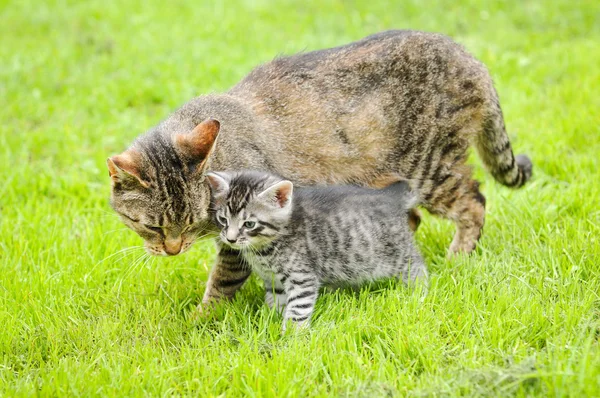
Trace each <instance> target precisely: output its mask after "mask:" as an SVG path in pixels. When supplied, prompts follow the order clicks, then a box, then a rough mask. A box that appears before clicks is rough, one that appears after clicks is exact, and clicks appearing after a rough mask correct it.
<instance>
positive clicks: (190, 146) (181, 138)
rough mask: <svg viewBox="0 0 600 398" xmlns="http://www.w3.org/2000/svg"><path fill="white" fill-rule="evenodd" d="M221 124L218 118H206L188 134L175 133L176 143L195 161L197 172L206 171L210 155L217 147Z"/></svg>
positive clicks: (185, 154)
mask: <svg viewBox="0 0 600 398" xmlns="http://www.w3.org/2000/svg"><path fill="white" fill-rule="evenodd" d="M220 129H221V124H220V123H219V121H218V120H216V119H212V118H209V119H206V120H205V121H203V122H202V123H200V124H199V125H197V126H196V127H195V128H194V129H193V130H192V131H191V132H189V133H187V134H177V135H175V145H176V146H177V148H178V149H179V151H181V153H182V154H183V155H184V156H185V157H187V158H188V159H191V160H193V161H195V162H197V166H196V168H195V170H194V172H195V173H196V174H202V173H204V171H205V169H206V167H207V165H208V157H209V156H210V154H211V153H212V152H213V150H214V148H215V143H216V142H217V137H218V135H219V131H220Z"/></svg>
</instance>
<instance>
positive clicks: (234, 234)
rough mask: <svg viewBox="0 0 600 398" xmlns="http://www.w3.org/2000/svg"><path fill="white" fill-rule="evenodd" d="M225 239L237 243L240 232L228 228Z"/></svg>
mask: <svg viewBox="0 0 600 398" xmlns="http://www.w3.org/2000/svg"><path fill="white" fill-rule="evenodd" d="M225 238H226V239H227V242H229V243H235V242H236V241H237V238H238V231H236V230H235V229H234V228H228V229H227V233H226V234H225Z"/></svg>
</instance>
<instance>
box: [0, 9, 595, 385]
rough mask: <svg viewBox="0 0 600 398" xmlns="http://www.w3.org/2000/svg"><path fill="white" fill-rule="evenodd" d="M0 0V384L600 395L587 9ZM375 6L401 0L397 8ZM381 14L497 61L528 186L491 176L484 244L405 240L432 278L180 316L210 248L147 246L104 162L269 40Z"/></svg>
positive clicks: (250, 295) (336, 31) (422, 236)
mask: <svg viewBox="0 0 600 398" xmlns="http://www.w3.org/2000/svg"><path fill="white" fill-rule="evenodd" d="M327 3H328V4H327V5H325V4H324V2H321V1H316V0H315V1H302V2H300V1H298V2H292V1H284V0H281V1H276V2H275V1H267V0H262V1H247V0H246V1H244V0H240V1H229V2H223V4H226V5H219V3H216V2H215V3H214V4H208V2H203V1H188V2H184V1H172V2H169V3H168V4H169V5H168V6H166V5H165V4H167V3H166V2H153V4H151V3H150V2H142V1H115V0H103V1H86V2H77V1H48V2H42V1H31V0H28V1H27V0H26V1H20V2H17V1H13V2H7V1H0V21H2V23H0V177H1V178H0V266H1V268H0V325H1V326H0V396H28V395H35V394H38V395H42V396H55V395H63V396H67V395H68V396H72V395H73V396H76V395H80V396H94V395H101V396H111V395H113V396H139V395H188V394H189V395H196V394H198V395H201V396H206V395H219V394H225V395H227V396H246V395H248V396H312V395H316V396H364V397H372V396H384V395H389V396H405V395H438V396H448V395H476V396H477V395H486V396H487V395H494V396H507V395H517V396H526V395H540V396H549V395H550V396H574V397H581V396H599V395H600V349H599V336H600V319H599V318H600V297H599V292H600V275H599V268H598V264H599V262H600V241H599V236H600V210H598V204H599V203H600V188H599V185H600V184H599V182H600V181H599V176H600V174H599V173H598V166H599V165H598V158H599V157H600V127H599V126H600V116H599V115H600V112H599V109H600V96H599V95H598V89H599V88H600V86H599V84H600V68H599V67H598V66H599V65H600V51H599V50H598V43H599V42H600V23H599V21H600V8H599V7H600V5H599V4H600V3H598V2H597V1H592V0H589V1H573V0H570V1H563V0H560V1H559V0H557V1H552V2H545V1H542V0H538V1H525V2H517V1H514V2H506V1H493V2H482V3H481V4H480V3H478V2H476V1H461V2H430V3H428V4H422V3H421V2H419V1H416V0H411V1H402V2H388V1H375V0H371V1H361V2H358V1H357V2H342V1H337V2H327ZM392 3H394V4H396V5H391V4H392ZM388 28H413V29H421V30H432V31H439V32H443V33H446V34H448V35H451V36H453V37H454V38H455V39H456V40H458V41H459V42H461V43H464V44H465V45H466V46H467V47H468V48H469V49H470V51H472V52H473V53H474V54H475V55H476V56H477V57H478V58H480V59H481V60H482V61H484V62H485V63H486V64H487V65H488V67H489V68H490V70H491V73H492V75H493V76H494V79H495V81H496V85H497V87H498V90H499V92H500V96H501V99H502V104H503V108H504V111H505V116H506V121H507V125H508V128H509V130H510V135H511V138H512V140H513V144H514V147H515V148H516V150H517V152H525V153H528V154H530V155H531V157H532V159H533V162H534V165H535V175H534V179H533V181H532V182H531V183H530V184H529V185H527V186H526V187H525V188H523V189H521V190H519V191H511V190H509V189H506V188H503V187H501V186H499V185H498V184H496V183H494V182H493V180H492V179H491V177H490V176H489V175H487V174H485V173H484V172H483V170H482V168H481V163H480V162H479V160H478V159H476V158H475V157H473V163H474V164H475V167H476V174H477V177H478V179H480V180H481V181H482V182H483V191H484V193H485V195H486V196H487V199H488V212H487V218H486V227H485V233H484V236H483V238H482V240H481V245H480V248H479V249H478V250H477V253H475V254H474V255H473V256H471V257H468V258H457V259H453V260H446V259H445V250H446V248H447V247H448V245H449V243H450V240H451V237H452V232H453V230H452V225H451V224H450V223H448V222H446V221H442V220H439V219H434V218H432V217H426V219H425V220H424V223H423V224H422V226H421V229H420V230H419V232H418V235H417V237H418V241H419V244H420V246H421V247H422V250H423V252H424V254H425V256H426V259H427V262H428V263H429V264H430V270H431V274H432V275H433V277H432V285H431V289H430V293H429V296H428V297H427V298H426V299H425V300H424V302H423V303H420V302H419V300H418V298H417V297H416V296H415V295H413V294H411V292H410V291H409V290H407V289H405V288H404V287H402V286H400V285H393V284H391V285H390V286H388V287H385V288H382V289H373V290H371V291H367V290H363V291H361V292H360V293H358V294H351V293H349V292H336V293H327V294H324V295H323V296H322V297H321V298H320V299H319V302H318V305H317V312H316V316H315V319H314V324H313V328H312V329H311V330H310V331H308V332H306V333H303V334H300V335H297V336H294V335H286V336H281V335H280V333H279V330H280V322H281V319H280V318H279V317H278V316H276V315H274V314H272V313H270V312H269V311H268V310H267V309H266V308H265V306H264V305H263V299H262V294H263V293H262V290H261V288H260V287H259V284H258V283H257V282H256V281H254V280H252V281H251V282H250V283H249V284H247V285H246V286H245V287H244V288H243V290H242V292H241V294H240V295H238V297H237V299H236V300H235V301H234V302H233V303H230V304H228V305H224V306H222V307H220V308H219V310H218V311H217V313H216V314H215V316H214V317H213V318H211V319H208V320H193V319H191V318H190V316H189V315H190V312H191V311H192V309H193V308H194V306H195V304H196V303H197V302H198V301H199V300H200V297H201V295H202V292H203V289H204V283H205V281H206V276H207V270H208V269H209V267H210V264H211V262H212V260H213V258H214V252H213V250H212V248H211V245H210V244H209V243H201V244H197V245H196V247H195V249H194V250H192V251H191V252H190V253H188V254H186V255H183V256H180V257H176V258H172V259H162V258H160V259H159V258H156V259H153V260H152V261H141V262H138V263H137V264H136V261H135V260H136V259H138V256H139V255H140V254H141V252H135V253H133V254H130V255H126V254H127V253H121V254H117V255H114V256H112V257H111V255H113V254H114V253H117V252H118V251H119V250H121V249H123V248H126V247H129V246H133V245H139V244H140V243H141V241H140V239H139V238H138V237H137V236H135V235H134V233H133V232H131V231H128V230H125V229H123V226H122V225H121V224H120V222H119V221H118V220H117V218H116V217H115V216H114V215H113V214H112V212H111V211H110V209H109V206H108V200H107V199H108V196H109V179H108V176H107V170H106V168H105V159H106V158H107V157H108V156H109V155H112V154H115V153H118V152H119V151H121V150H123V149H124V148H125V147H126V146H127V144H128V143H129V142H130V141H131V140H132V139H133V138H134V137H135V136H136V135H138V134H140V133H142V132H143V131H144V130H145V129H147V128H149V127H150V126H152V125H153V124H155V123H156V122H158V121H159V120H160V119H162V118H163V117H165V116H166V115H167V114H168V113H169V112H170V111H172V110H174V109H175V108H176V107H177V106H178V105H180V104H182V103H183V102H185V101H187V100H188V99H190V98H192V97H193V96H195V95H198V94H201V93H208V92H211V91H222V90H226V89H227V88H228V87H230V86H232V85H233V84H235V82H237V81H238V80H239V79H241V78H242V77H243V76H244V75H245V74H246V73H247V72H249V71H250V69H251V68H252V67H253V66H255V65H257V64H259V63H261V62H265V61H267V60H269V59H271V58H273V57H274V56H275V55H277V54H280V53H293V52H296V51H300V50H305V49H317V48H324V47H328V46H333V45H338V44H343V43H346V42H349V41H352V40H355V39H359V38H361V37H363V36H365V35H367V34H370V33H373V32H377V31H380V30H384V29H388Z"/></svg>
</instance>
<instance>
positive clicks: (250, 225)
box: [244, 221, 256, 229]
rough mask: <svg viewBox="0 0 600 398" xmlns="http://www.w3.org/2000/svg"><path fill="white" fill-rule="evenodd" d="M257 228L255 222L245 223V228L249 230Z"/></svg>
mask: <svg viewBox="0 0 600 398" xmlns="http://www.w3.org/2000/svg"><path fill="white" fill-rule="evenodd" d="M255 226H256V222H255V221H246V222H245V223H244V227H245V228H247V229H252V228H254V227H255Z"/></svg>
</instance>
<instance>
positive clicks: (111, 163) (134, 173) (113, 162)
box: [106, 149, 150, 188]
mask: <svg viewBox="0 0 600 398" xmlns="http://www.w3.org/2000/svg"><path fill="white" fill-rule="evenodd" d="M106 164H107V166H108V174H109V175H110V179H111V182H112V185H113V186H115V184H117V183H125V182H128V181H130V182H134V183H137V184H139V185H141V186H142V187H144V188H149V187H150V182H148V181H146V180H144V179H143V178H142V176H141V173H140V168H141V156H140V154H139V153H138V152H135V151H133V150H131V149H129V150H127V151H125V152H123V153H122V154H120V155H116V156H112V157H110V158H108V159H107V160H106Z"/></svg>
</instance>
